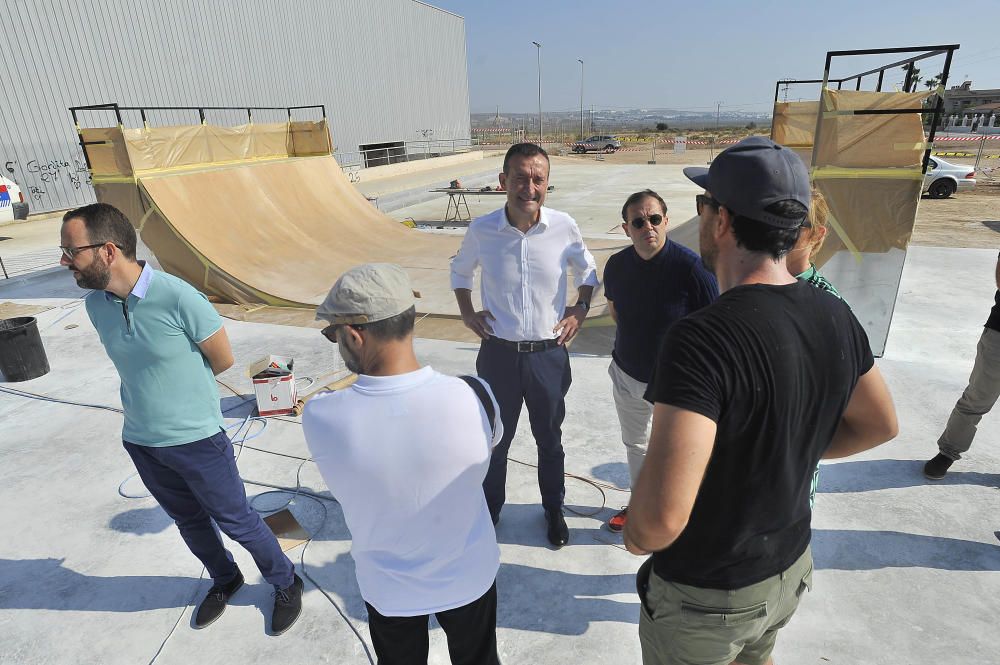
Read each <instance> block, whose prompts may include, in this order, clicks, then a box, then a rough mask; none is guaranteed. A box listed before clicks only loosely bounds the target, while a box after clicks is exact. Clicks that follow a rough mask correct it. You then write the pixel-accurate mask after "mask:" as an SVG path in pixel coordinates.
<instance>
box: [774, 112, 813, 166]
mask: <svg viewBox="0 0 1000 665" xmlns="http://www.w3.org/2000/svg"><path fill="white" fill-rule="evenodd" d="M818 110H819V102H775V104H774V119H773V122H772V124H771V139H772V140H773V141H774V142H775V143H780V144H781V145H784V146H788V147H789V148H803V147H804V148H812V145H813V134H815V133H816V113H817V112H818ZM806 163H808V162H806Z"/></svg>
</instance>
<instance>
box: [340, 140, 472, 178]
mask: <svg viewBox="0 0 1000 665" xmlns="http://www.w3.org/2000/svg"><path fill="white" fill-rule="evenodd" d="M471 149H472V139H471V138H460V139H427V140H419V141H399V142H394V143H393V145H391V146H387V147H384V148H369V149H367V150H344V151H340V150H338V151H337V152H335V153H334V154H333V156H334V157H336V159H337V163H338V164H340V167H341V168H342V169H344V170H348V171H352V172H356V171H357V170H358V169H363V168H368V167H372V166H385V165H386V164H398V163H399V162H413V161H418V160H421V159H430V158H431V157H443V156H445V155H453V154H455V153H459V152H468V151H469V150H471Z"/></svg>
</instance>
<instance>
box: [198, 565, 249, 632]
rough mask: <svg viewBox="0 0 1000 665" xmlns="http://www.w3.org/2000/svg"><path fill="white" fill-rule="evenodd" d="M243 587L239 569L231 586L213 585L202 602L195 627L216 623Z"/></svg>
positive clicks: (241, 574)
mask: <svg viewBox="0 0 1000 665" xmlns="http://www.w3.org/2000/svg"><path fill="white" fill-rule="evenodd" d="M241 586H243V573H241V572H240V569H239V568H237V569H236V577H235V578H233V581H232V582H230V583H229V584H225V585H221V586H220V585H218V584H213V585H212V588H211V589H209V590H208V594H206V596H205V599H204V600H202V601H201V605H199V606H198V611H197V612H195V615H194V627H195V628H204V627H205V626H207V625H209V624H211V623H214V622H215V620H216V619H218V618H219V617H220V616H222V613H223V612H224V611H225V609H226V603H228V602H229V599H230V598H231V597H232V595H233V594H234V593H236V592H237V591H239V589H240V587H241Z"/></svg>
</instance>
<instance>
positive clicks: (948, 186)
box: [924, 157, 976, 199]
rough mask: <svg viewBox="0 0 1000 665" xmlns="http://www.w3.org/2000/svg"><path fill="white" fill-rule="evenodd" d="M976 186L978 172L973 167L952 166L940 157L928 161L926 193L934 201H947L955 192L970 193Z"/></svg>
mask: <svg viewBox="0 0 1000 665" xmlns="http://www.w3.org/2000/svg"><path fill="white" fill-rule="evenodd" d="M975 186H976V172H975V171H974V170H973V169H972V167H971V166H963V165H961V164H952V163H951V162H946V161H945V160H943V159H941V158H940V157H931V158H930V159H928V160H927V173H926V174H924V191H925V192H927V193H928V194H930V196H931V198H932V199H946V198H948V197H949V196H951V195H952V194H954V193H955V192H964V191H968V190H970V189H972V188H974V187H975Z"/></svg>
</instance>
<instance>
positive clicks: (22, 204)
mask: <svg viewBox="0 0 1000 665" xmlns="http://www.w3.org/2000/svg"><path fill="white" fill-rule="evenodd" d="M27 218H28V202H27V201H25V200H24V193H23V192H21V188H20V187H18V186H17V183H16V182H14V181H13V180H11V179H9V178H5V177H3V176H0V224H4V223H6V222H13V221H14V220H15V219H27Z"/></svg>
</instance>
